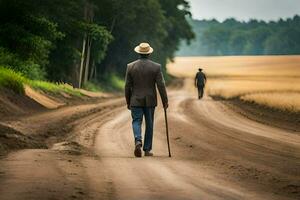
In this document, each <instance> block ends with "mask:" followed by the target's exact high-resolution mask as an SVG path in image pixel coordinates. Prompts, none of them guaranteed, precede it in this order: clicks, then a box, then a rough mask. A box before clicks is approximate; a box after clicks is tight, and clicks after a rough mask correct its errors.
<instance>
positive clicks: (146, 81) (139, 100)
mask: <svg viewBox="0 0 300 200" xmlns="http://www.w3.org/2000/svg"><path fill="white" fill-rule="evenodd" d="M134 51H135V52H136V53H138V54H139V55H140V59H138V60H136V61H134V62H132V63H129V64H128V65H127V71H126V81H125V97H126V102H127V107H128V109H129V110H131V116H132V128H133V134H134V141H135V149H134V155H135V156H136V157H141V156H142V151H141V148H142V146H143V145H142V134H141V132H142V122H143V117H145V121H146V130H145V137H144V146H143V151H144V155H145V156H153V153H152V152H151V150H152V139H153V122H154V110H155V107H156V106H157V94H156V87H157V88H158V91H159V93H160V96H161V100H162V103H163V106H164V108H165V109H167V108H168V96H167V92H166V86H165V81H164V78H163V74H162V70H161V65H160V64H158V63H155V62H153V61H151V60H150V59H149V56H150V54H151V53H152V52H153V48H152V47H151V46H150V45H149V44H148V43H141V44H140V45H139V46H137V47H136V48H135V49H134Z"/></svg>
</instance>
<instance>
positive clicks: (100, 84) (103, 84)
mask: <svg viewBox="0 0 300 200" xmlns="http://www.w3.org/2000/svg"><path fill="white" fill-rule="evenodd" d="M124 85H125V82H124V80H123V79H122V78H120V77H119V76H117V75H116V74H109V75H106V76H104V77H102V81H91V82H88V83H87V84H85V85H84V89H86V90H89V91H93V92H120V91H122V90H123V89H124Z"/></svg>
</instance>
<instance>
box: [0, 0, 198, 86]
mask: <svg viewBox="0 0 300 200" xmlns="http://www.w3.org/2000/svg"><path fill="white" fill-rule="evenodd" d="M189 16H190V12H189V3H188V1H187V0H147V1H146V0H135V1H132V0H121V1H120V0H89V1H86V0H76V1H70V0H43V1H36V0H26V1H19V0H1V1H0V64H2V65H5V66H10V67H11V68H12V69H14V70H16V71H19V72H21V73H22V74H23V75H24V76H26V77H27V78H30V79H43V80H45V79H48V80H51V81H57V82H68V83H72V84H73V85H76V83H78V80H79V78H78V77H79V69H80V66H81V58H82V55H81V54H82V52H83V51H82V50H83V44H84V43H85V42H86V44H87V45H86V46H88V48H90V57H89V58H88V59H83V60H84V62H87V60H88V61H89V62H88V63H89V67H86V69H87V72H86V71H85V70H84V74H88V76H87V77H88V79H90V80H91V79H95V78H96V79H98V82H101V83H103V82H105V81H103V80H106V79H105V77H106V76H104V75H103V74H117V75H118V76H120V75H121V76H123V75H124V72H125V66H126V64H127V63H128V62H131V61H132V60H134V59H136V58H137V55H136V53H134V52H133V48H134V47H135V46H136V45H137V44H139V43H140V42H143V41H147V42H149V43H150V44H151V45H152V46H153V47H154V49H155V52H154V54H153V59H154V60H156V61H157V62H160V63H161V64H162V65H163V66H165V64H166V61H167V59H172V58H173V57H174V52H175V51H176V50H177V48H178V46H179V42H180V40H186V41H188V42H189V41H190V40H191V39H192V38H193V37H194V34H193V32H192V30H191V26H190V24H189V23H188V22H187V19H188V17H189ZM86 52H87V51H86ZM83 57H84V58H85V57H86V55H84V56H83ZM83 64H85V63H83ZM107 76H108V75H107ZM109 76H110V78H111V80H109V81H107V80H106V82H107V84H112V85H111V86H109V87H111V88H121V87H122V81H120V80H119V79H118V78H117V77H116V75H109Z"/></svg>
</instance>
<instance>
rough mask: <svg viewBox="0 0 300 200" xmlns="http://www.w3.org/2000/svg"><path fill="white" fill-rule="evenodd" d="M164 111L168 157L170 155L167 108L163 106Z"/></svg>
mask: <svg viewBox="0 0 300 200" xmlns="http://www.w3.org/2000/svg"><path fill="white" fill-rule="evenodd" d="M164 111H165V122H166V133H167V142H168V151H169V157H171V150H170V141H169V127H168V116H167V109H166V108H164Z"/></svg>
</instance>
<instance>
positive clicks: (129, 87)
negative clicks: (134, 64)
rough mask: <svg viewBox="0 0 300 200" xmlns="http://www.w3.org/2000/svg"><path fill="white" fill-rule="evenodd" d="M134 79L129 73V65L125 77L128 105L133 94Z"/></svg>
mask: <svg viewBox="0 0 300 200" xmlns="http://www.w3.org/2000/svg"><path fill="white" fill-rule="evenodd" d="M132 84H133V83H132V77H131V75H130V71H129V65H127V70H126V76H125V98H126V103H127V105H130V97H131V93H132Z"/></svg>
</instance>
